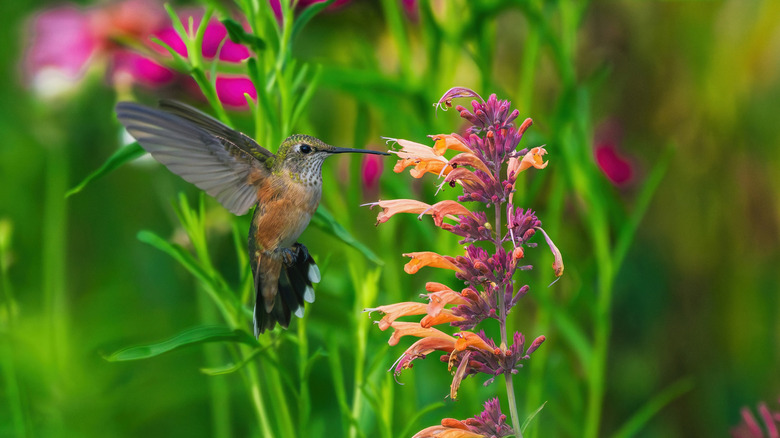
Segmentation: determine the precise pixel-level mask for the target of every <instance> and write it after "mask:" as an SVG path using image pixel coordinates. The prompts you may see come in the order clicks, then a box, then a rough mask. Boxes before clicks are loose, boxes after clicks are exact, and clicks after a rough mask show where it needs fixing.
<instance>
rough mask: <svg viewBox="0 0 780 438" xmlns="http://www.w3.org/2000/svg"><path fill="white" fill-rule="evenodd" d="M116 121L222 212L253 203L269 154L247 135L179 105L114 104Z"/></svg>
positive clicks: (242, 210) (239, 212) (239, 209)
mask: <svg viewBox="0 0 780 438" xmlns="http://www.w3.org/2000/svg"><path fill="white" fill-rule="evenodd" d="M116 113H117V117H118V118H119V121H120V122H122V124H123V125H124V126H125V128H127V131H128V132H130V134H131V135H132V136H133V137H134V138H135V139H136V140H138V143H139V144H140V145H141V146H143V148H144V149H146V150H147V151H148V152H149V153H151V154H152V156H153V157H154V158H155V159H156V160H157V161H159V162H161V163H162V164H164V165H165V166H166V167H167V168H168V169H170V171H171V172H173V173H175V174H177V175H179V176H180V177H182V178H184V179H185V180H186V181H188V182H191V183H193V184H195V185H196V186H197V187H198V188H200V189H202V190H203V191H205V192H206V193H208V194H209V195H211V196H213V197H214V198H216V199H217V201H219V202H220V203H221V204H222V205H223V206H224V207H225V208H227V209H228V210H230V211H231V212H233V213H235V214H237V215H243V214H245V213H246V212H247V211H249V209H250V208H252V206H253V205H254V204H256V203H257V189H258V187H259V186H260V185H262V183H263V181H264V180H265V179H266V178H267V177H268V176H269V175H270V170H269V167H268V166H267V165H266V164H267V162H268V160H269V159H270V158H273V157H274V155H273V154H272V153H271V152H269V151H267V150H265V149H263V148H262V147H260V146H259V145H258V144H257V143H256V142H255V141H254V140H252V139H251V138H249V137H248V136H246V135H244V134H242V133H240V132H238V131H235V130H233V129H230V128H229V127H227V126H225V125H224V124H222V123H221V122H220V121H218V120H216V119H214V118H212V117H210V116H208V115H206V114H204V113H202V112H200V111H198V110H196V109H194V108H192V107H189V106H187V105H184V104H182V103H178V102H173V101H162V102H161V103H160V109H155V108H150V107H147V106H143V105H139V104H136V103H131V102H120V103H119V104H117V106H116Z"/></svg>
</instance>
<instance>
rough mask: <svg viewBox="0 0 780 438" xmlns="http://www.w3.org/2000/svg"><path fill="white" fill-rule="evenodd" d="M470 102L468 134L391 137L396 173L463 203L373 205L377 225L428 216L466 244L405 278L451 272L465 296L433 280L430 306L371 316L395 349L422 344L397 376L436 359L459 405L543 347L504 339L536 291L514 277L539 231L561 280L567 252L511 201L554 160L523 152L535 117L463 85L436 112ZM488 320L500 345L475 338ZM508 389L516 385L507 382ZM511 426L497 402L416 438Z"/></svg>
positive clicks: (427, 258) (425, 255) (491, 432)
mask: <svg viewBox="0 0 780 438" xmlns="http://www.w3.org/2000/svg"><path fill="white" fill-rule="evenodd" d="M462 97H469V98H473V100H472V102H471V106H472V108H473V109H472V110H467V109H465V108H464V107H462V106H460V105H458V106H457V107H456V109H457V110H458V112H459V113H460V115H461V117H463V118H464V119H466V120H467V121H469V122H471V126H470V127H469V128H468V129H466V133H467V135H466V136H460V135H457V134H436V135H431V136H430V138H431V140H432V141H433V145H432V146H429V145H426V144H421V143H417V142H413V141H409V140H403V139H388V140H390V141H394V142H396V143H397V144H398V145H399V146H400V149H399V150H395V151H391V152H393V153H395V154H396V155H398V158H399V161H398V162H397V163H396V166H395V169H394V170H395V172H396V173H400V172H402V171H403V170H404V169H406V168H409V167H411V168H412V170H411V172H410V174H411V175H412V176H413V177H414V178H422V177H426V176H427V177H429V178H438V179H439V180H440V183H439V191H441V190H442V189H444V188H446V187H447V186H449V187H453V188H454V187H460V188H461V189H462V194H459V195H458V198H457V201H453V200H443V201H439V202H436V203H433V204H428V203H425V202H421V201H417V200H412V199H398V200H386V201H378V202H375V203H371V204H367V205H370V206H372V207H373V206H374V205H378V206H379V207H381V208H382V211H381V212H380V213H379V215H378V217H377V224H380V223H384V222H386V221H387V220H388V219H390V217H392V216H394V215H395V214H397V213H413V214H417V215H418V218H419V219H422V218H423V217H424V216H426V215H430V216H431V217H432V219H433V222H434V224H435V225H436V226H437V227H439V228H441V229H443V230H445V231H449V232H451V233H453V234H455V235H457V236H459V237H461V238H462V239H461V240H460V242H459V243H460V244H465V245H466V246H465V253H464V254H462V255H454V256H445V255H440V254H437V253H435V252H432V251H419V252H412V253H407V254H404V256H407V257H411V260H410V261H409V262H408V263H407V264H406V265H405V266H404V270H405V271H406V272H407V273H409V274H414V273H417V272H418V271H419V270H420V268H422V267H425V266H428V267H436V268H442V269H447V270H452V271H454V276H455V278H456V279H458V280H460V281H462V282H463V284H464V286H465V288H463V289H462V290H461V291H460V292H458V291H456V290H455V289H453V288H452V287H450V286H448V285H445V284H442V283H434V282H429V283H427V284H426V287H425V289H426V292H427V293H425V294H422V297H424V298H427V300H428V302H427V303H415V302H402V303H396V304H389V305H385V306H379V307H376V308H373V309H366V310H368V311H379V312H382V313H384V316H383V317H382V319H381V320H380V321H379V322H378V325H379V328H380V329H382V330H386V329H388V328H393V329H394V331H393V334H392V336H391V337H390V340H389V341H388V343H389V344H390V345H396V344H397V343H398V342H399V340H400V338H401V337H403V336H407V335H411V336H415V337H419V338H420V339H419V340H417V341H416V342H414V343H413V344H412V345H411V346H410V347H409V348H408V349H407V350H406V351H405V352H404V353H403V354H402V355H401V356H400V357H399V359H398V360H397V361H396V362H395V363H394V364H393V366H392V367H391V370H392V371H393V373H394V376H396V377H397V376H398V375H399V374H400V373H401V372H402V371H403V370H406V369H409V368H411V367H412V366H413V364H414V361H415V360H417V359H424V358H425V357H426V356H427V355H429V354H431V353H433V352H436V351H438V352H440V353H442V354H441V356H440V359H441V361H443V362H446V363H447V369H448V371H449V372H450V373H451V374H452V383H451V385H450V391H449V397H450V398H452V399H455V398H456V397H457V394H458V389H459V388H460V386H461V384H462V383H463V381H464V379H466V378H467V377H469V376H476V375H480V374H482V375H486V376H487V377H488V379H487V381H486V382H485V384H486V385H487V384H489V383H491V382H493V381H494V380H495V379H496V378H497V377H499V376H504V377H505V379H506V380H507V381H509V380H510V379H512V376H513V375H514V374H516V373H517V372H518V370H519V369H520V368H522V367H523V364H524V362H525V361H527V360H529V359H530V357H531V355H532V353H533V352H534V351H536V349H538V348H539V347H540V346H541V344H542V343H543V342H544V341H545V337H544V336H538V337H536V338H535V339H534V340H533V341H532V342H531V344H530V345H529V346H528V347H527V348H526V343H525V336H524V335H523V334H522V333H520V332H515V333H514V334H513V335H511V337H509V336H507V333H506V319H507V315H508V314H510V313H511V312H512V310H513V308H514V307H515V306H516V305H517V304H518V303H519V302H520V300H521V299H522V298H523V297H525V296H526V295H527V294H528V291H529V287H528V286H527V285H525V286H519V287H516V285H515V277H516V274H517V272H518V271H527V270H529V269H531V268H532V265H530V264H525V263H526V258H527V256H528V255H527V250H528V249H531V248H535V247H536V243H535V242H532V241H531V240H534V239H533V238H534V236H535V235H536V233H537V231H541V232H542V234H543V236H544V238H545V241H546V242H547V244H548V246H549V247H550V250H551V251H552V252H553V255H554V262H553V271H554V273H555V276H556V277H560V276H561V275H562V274H563V258H562V257H561V252H560V251H559V250H558V248H557V246H556V245H555V244H554V243H553V241H552V239H551V238H550V236H549V235H548V234H547V233H546V232H545V231H544V230H543V229H542V227H541V226H542V222H541V221H540V220H539V219H538V218H537V216H536V213H535V212H534V211H533V210H531V209H523V208H519V207H514V206H513V205H512V202H511V201H512V198H513V193H514V191H515V184H516V181H517V178H518V177H519V175H520V174H521V173H522V172H523V171H524V170H526V169H530V168H532V167H533V168H535V169H540V170H541V169H544V168H546V167H547V165H548V162H547V161H545V160H544V156H545V155H546V154H547V150H546V149H545V148H544V147H542V146H538V147H533V148H530V149H521V150H518V147H519V143H520V141H521V139H522V137H523V134H524V133H525V131H526V130H527V129H528V128H529V127H530V126H531V124H532V122H531V119H525V120H524V121H523V122H522V123H521V124H520V125H519V126H517V125H516V124H515V120H516V119H517V118H518V116H519V112H518V111H517V110H512V109H511V104H510V103H509V102H508V101H506V100H499V99H498V98H496V96H495V95H491V96H490V97H489V98H488V99H487V100H485V99H482V97H480V96H479V95H478V94H477V93H475V92H474V91H472V90H469V89H467V88H461V87H459V88H453V89H451V90H449V91H448V92H446V93H445V94H444V95H443V96H442V97H441V99H439V102H438V103H437V104H436V106H437V108H438V107H443V108H444V109H446V108H448V107H451V106H452V99H455V98H462ZM448 157H449V158H448ZM439 191H437V195H438V193H439ZM469 202H476V203H477V205H476V207H474V208H471V207H470V206H469V205H467V204H466V203H469ZM479 204H483V206H484V207H487V208H488V211H489V212H490V214H488V213H487V212H486V211H481V210H480V209H479V208H478V207H479V206H480V205H479ZM471 205H474V204H471ZM488 248H490V249H488ZM402 317H413V318H414V319H415V320H416V321H418V322H408V321H399V320H398V319H399V318H402ZM418 318H419V319H418ZM486 319H495V320H498V321H499V323H500V324H499V325H500V327H501V340H500V342H498V341H494V340H493V339H491V338H490V337H488V336H486V335H485V332H484V331H483V330H479V331H476V330H477V326H478V325H479V324H480V323H482V321H484V320H486ZM446 325H449V326H451V327H455V328H457V329H459V331H456V332H455V333H453V334H452V335H450V334H448V333H447V332H445V331H444V330H445V327H446ZM434 326H436V327H437V328H434ZM507 385H508V387H510V385H509V383H507ZM509 397H510V399H509V402H510V406H511V407H512V411H513V416H512V421H513V423H514V424H515V425H518V426H519V423H518V422H517V421H518V418H517V415H516V413H515V412H516V411H515V408H514V393H509ZM506 420H507V418H506V416H503V415H502V414H501V413H500V409H499V407H498V401H497V400H495V401H494V402H490V404H489V405H488V404H486V407H485V412H483V414H482V415H480V416H479V417H476V418H474V419H470V420H464V421H459V420H452V419H445V420H444V421H442V424H441V425H439V426H431V427H429V428H426V429H424V430H422V431H420V432H419V433H418V434H417V435H415V436H417V437H426V436H437V437H439V436H441V437H443V436H452V437H455V436H464V437H471V436H485V437H494V436H506V435H511V434H513V428H511V427H509V426H508V424H506Z"/></svg>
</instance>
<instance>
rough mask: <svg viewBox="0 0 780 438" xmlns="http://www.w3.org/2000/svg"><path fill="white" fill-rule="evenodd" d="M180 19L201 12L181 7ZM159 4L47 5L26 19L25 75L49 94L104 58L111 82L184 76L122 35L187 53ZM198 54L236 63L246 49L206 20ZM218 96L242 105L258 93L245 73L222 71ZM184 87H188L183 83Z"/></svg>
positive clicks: (159, 81) (153, 82) (141, 0)
mask: <svg viewBox="0 0 780 438" xmlns="http://www.w3.org/2000/svg"><path fill="white" fill-rule="evenodd" d="M179 16H180V18H181V20H182V22H184V23H187V22H188V21H189V18H190V17H192V20H193V25H194V26H196V27H197V26H198V25H199V24H200V21H201V19H202V16H203V14H202V12H200V11H194V10H190V11H182V12H181V13H180V15H179ZM166 17H167V16H166V14H165V11H164V10H163V8H162V6H161V5H160V3H158V2H155V1H152V0H123V1H120V2H116V3H110V4H106V5H103V6H100V7H96V8H91V9H79V8H78V7H76V6H73V5H67V6H61V7H57V8H54V9H49V10H46V11H43V12H41V13H40V14H38V15H37V16H35V17H34V18H33V19H32V20H31V23H30V30H29V32H30V38H29V42H28V47H27V53H26V57H25V63H24V70H25V72H24V73H25V78H26V80H27V81H29V84H30V85H31V86H32V88H33V89H34V90H35V91H36V92H38V93H39V94H40V95H41V96H44V97H51V96H55V95H57V94H59V93H61V92H63V91H67V90H68V89H70V88H72V87H74V86H75V85H77V84H78V83H79V81H80V80H81V79H82V78H83V76H84V74H85V73H86V71H87V70H88V68H89V67H90V65H93V64H97V63H98V62H100V61H104V62H107V63H108V79H109V81H110V82H111V83H112V84H115V85H132V84H141V85H143V86H146V87H158V86H162V85H167V84H171V83H173V82H175V81H181V80H184V78H183V77H182V76H181V75H179V74H177V73H176V72H174V71H173V70H170V69H168V68H167V67H164V66H162V65H160V64H158V63H157V62H156V61H154V60H153V59H150V58H149V57H146V56H144V55H142V54H140V53H137V52H135V51H132V50H129V49H127V48H125V47H123V46H122V45H121V41H122V40H127V39H130V40H136V41H138V42H140V43H141V44H143V45H144V46H146V47H147V48H149V49H150V50H152V51H155V52H157V53H159V54H160V56H161V57H170V54H169V53H168V52H167V51H166V50H165V49H164V48H163V47H161V46H159V45H158V44H155V43H153V42H152V41H151V40H150V38H151V37H152V36H154V37H156V38H159V39H160V40H161V41H163V42H164V43H166V44H168V45H169V46H170V47H171V48H172V49H173V50H174V51H175V52H176V53H178V54H180V55H182V56H187V48H186V46H185V43H184V41H182V39H181V38H180V37H179V35H178V34H177V33H176V31H175V30H174V28H173V26H172V24H171V23H170V22H169V21H168V20H167V18H166ZM202 50H203V56H204V57H205V58H207V59H213V58H216V57H218V58H219V60H221V61H225V62H241V61H243V60H244V59H246V58H248V57H249V56H250V52H249V49H248V48H247V47H245V46H243V45H241V44H237V43H234V42H232V41H230V39H229V38H227V30H226V29H225V26H224V25H222V23H220V22H219V21H217V20H212V21H210V22H209V23H208V25H207V27H206V31H205V33H204V37H203V49H202ZM216 87H217V95H218V97H219V98H220V100H222V101H223V102H224V103H225V104H226V105H229V106H233V107H246V99H245V98H244V93H249V95H250V96H252V97H253V98H257V92H256V90H255V88H254V85H253V84H252V82H251V81H250V80H249V78H248V77H245V76H236V75H232V76H222V75H219V76H218V77H217V80H216ZM188 88H189V87H188Z"/></svg>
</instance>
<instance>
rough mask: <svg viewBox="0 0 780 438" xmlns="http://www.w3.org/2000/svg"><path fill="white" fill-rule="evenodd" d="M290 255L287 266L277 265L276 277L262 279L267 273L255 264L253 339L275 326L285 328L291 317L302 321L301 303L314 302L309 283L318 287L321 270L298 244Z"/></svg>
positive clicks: (270, 276) (285, 264)
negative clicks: (316, 284) (256, 267)
mask: <svg viewBox="0 0 780 438" xmlns="http://www.w3.org/2000/svg"><path fill="white" fill-rule="evenodd" d="M290 253H291V254H292V258H291V260H290V261H289V263H286V262H277V263H278V265H279V266H278V267H277V268H276V269H277V273H278V274H277V275H268V276H264V275H261V272H268V271H267V270H261V269H260V268H261V266H262V265H264V263H263V262H262V261H260V263H258V269H257V272H256V273H255V309H254V329H255V336H258V335H260V334H261V333H263V332H265V331H266V330H270V329H273V328H274V326H275V325H276V323H277V322H278V323H279V325H281V326H282V327H284V328H287V327H288V326H289V325H290V319H291V316H292V314H295V316H297V317H299V318H303V306H304V302H306V303H313V302H314V287H313V286H312V283H319V281H320V270H319V268H318V267H317V264H316V263H315V262H314V259H313V258H312V257H311V255H310V254H309V251H308V250H307V249H306V247H305V246H303V245H301V244H300V243H296V244H295V246H294V247H293V248H292V249H291V251H290ZM272 277H274V278H272ZM274 289H275V290H274ZM271 293H273V295H271Z"/></svg>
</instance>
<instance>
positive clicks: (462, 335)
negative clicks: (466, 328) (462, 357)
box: [455, 332, 498, 354]
mask: <svg viewBox="0 0 780 438" xmlns="http://www.w3.org/2000/svg"><path fill="white" fill-rule="evenodd" d="M455 336H456V337H457V338H458V340H457V341H456V342H455V350H457V351H463V350H465V349H467V348H472V349H477V350H483V351H487V352H488V353H496V354H498V352H497V351H496V350H497V349H494V348H493V347H491V346H490V345H488V343H487V342H485V340H484V339H482V338H480V337H479V336H477V334H476V333H472V332H459V333H455Z"/></svg>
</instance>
